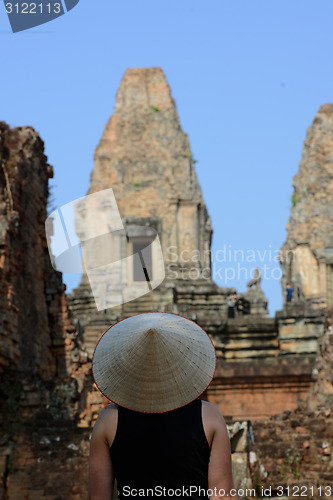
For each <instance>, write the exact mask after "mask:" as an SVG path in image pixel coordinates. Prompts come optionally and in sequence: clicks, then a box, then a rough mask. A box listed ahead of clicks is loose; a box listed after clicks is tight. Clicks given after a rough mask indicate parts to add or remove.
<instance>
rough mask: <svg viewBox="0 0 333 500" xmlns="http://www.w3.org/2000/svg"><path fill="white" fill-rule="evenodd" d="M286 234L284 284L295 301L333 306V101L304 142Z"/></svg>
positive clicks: (316, 121) (319, 112)
mask: <svg viewBox="0 0 333 500" xmlns="http://www.w3.org/2000/svg"><path fill="white" fill-rule="evenodd" d="M293 187H294V193H293V195H292V209H291V215H290V219H289V222H288V225H287V231H288V236H287V239H286V241H285V243H284V245H283V247H282V249H281V255H280V260H281V266H282V270H283V277H282V285H283V288H284V287H285V285H286V283H287V282H289V283H290V284H291V285H292V287H293V289H294V297H293V301H294V304H295V305H296V306H297V304H299V305H303V306H304V305H307V306H311V307H314V308H326V307H329V308H330V307H333V104H325V105H323V106H322V107H321V108H320V109H319V111H318V113H317V115H316V117H315V119H314V121H313V123H312V125H311V126H310V127H309V129H308V132H307V136H306V139H305V142H304V148H303V155H302V160H301V162H300V166H299V170H298V172H297V174H296V175H295V177H294V179H293Z"/></svg>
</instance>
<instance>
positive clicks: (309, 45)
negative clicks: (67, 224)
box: [0, 0, 333, 314]
mask: <svg viewBox="0 0 333 500" xmlns="http://www.w3.org/2000/svg"><path fill="white" fill-rule="evenodd" d="M332 18H333V4H332V1H331V0H320V1H319V2H314V1H313V0H312V1H309V0H302V1H300V0H293V1H292V2H291V1H290V0H288V1H287V0H279V1H276V0H265V1H264V0H242V1H240V0H232V1H231V0H228V1H226V0H208V1H205V2H203V1H202V0H201V1H198V0H177V1H175V0H168V1H164V0H158V1H156V0H155V1H154V2H153V1H151V0H143V1H142V2H138V1H137V0H122V1H121V2H119V1H118V2H115V1H114V0H98V1H92V0H80V2H79V4H78V5H77V6H76V7H75V8H74V9H73V10H72V11H70V12H69V13H67V14H66V15H64V16H62V17H60V18H58V19H56V20H54V21H52V22H50V23H47V24H45V25H43V26H40V27H38V28H34V29H32V30H29V31H26V32H21V33H16V34H12V33H11V31H10V25H9V22H8V19H7V16H6V13H5V9H4V6H3V5H0V43H1V47H2V50H1V56H0V58H1V74H2V78H1V94H0V110H1V112H0V120H3V121H6V122H7V123H9V124H10V125H11V126H22V125H31V126H33V127H34V128H35V129H36V130H38V132H39V133H40V135H41V137H42V139H43V140H44V141H45V148H46V149H45V151H46V154H47V156H48V159H49V163H51V164H52V165H53V166H54V171H55V176H54V180H53V181H52V185H53V186H54V187H53V195H54V201H53V207H54V208H56V207H59V206H61V205H63V204H64V203H68V202H70V201H72V200H74V199H76V198H78V197H81V196H84V194H85V193H86V192H87V189H88V186H89V177H90V173H91V170H92V168H93V154H94V150H95V148H96V146H97V144H98V141H99V139H100V137H101V135H102V132H103V128H104V126H105V124H106V122H107V120H108V118H109V117H110V115H111V114H112V111H113V105H114V99H115V94H116V91H117V88H118V86H119V83H120V80H121V78H122V75H123V73H124V71H125V70H126V68H129V67H149V66H160V67H162V68H163V70H164V72H165V74H166V77H167V79H168V82H169V84H170V86H171V90H172V94H173V97H174V98H175V100H176V104H177V108H178V113H179V116H180V120H181V124H182V127H183V129H184V130H185V131H186V132H187V133H188V135H189V138H190V142H191V146H192V151H193V156H194V158H195V159H197V160H198V163H197V164H196V171H197V175H198V178H199V181H200V183H201V187H202V190H203V195H204V199H205V202H206V205H207V207H208V211H209V213H210V215H211V218H212V224H213V228H214V236H213V246H212V254H213V259H214V260H215V275H216V282H217V283H218V284H220V285H222V286H224V285H227V286H235V287H236V288H237V289H238V290H239V291H240V292H243V291H245V289H246V281H247V280H248V279H249V272H250V269H251V268H253V267H256V266H258V267H261V268H262V267H263V266H264V265H266V279H265V280H263V283H262V287H263V289H264V291H265V293H266V295H267V297H268V298H269V305H270V313H271V314H272V313H274V311H275V310H276V309H279V308H280V307H281V296H282V294H281V287H280V284H279V280H278V279H277V278H278V277H279V272H278V271H279V269H278V268H279V265H278V263H277V262H276V260H275V259H274V258H273V257H274V256H275V255H276V252H277V250H278V249H279V248H280V247H281V245H282V243H283V241H284V240H285V237H286V231H285V225H286V223H287V220H288V217H289V211H290V206H291V201H290V198H291V194H292V178H293V176H294V175H295V173H296V172H297V169H298V164H299V161H300V159H301V152H302V146H303V141H304V138H305V134H306V130H307V127H308V126H310V125H311V123H312V121H313V119H314V116H315V114H316V112H317V111H318V109H319V107H320V106H321V105H322V104H324V103H329V102H333V95H332V93H333V65H332V62H331V59H332V44H333V35H332ZM226 250H229V251H231V257H232V259H231V262H230V261H222V262H217V261H216V256H219V257H220V260H221V257H222V259H223V253H221V252H223V251H226ZM236 251H237V252H236ZM235 252H236V255H237V258H236V259H234V255H235ZM241 252H243V256H244V258H242V257H241V255H242V254H241ZM254 254H255V255H256V257H255V258H256V262H252V260H253V259H252V257H251V262H246V259H247V258H248V256H249V255H251V256H253V255H254ZM225 255H226V257H228V255H227V252H225ZM244 259H245V262H243V260H244ZM242 268H244V270H243V271H242ZM245 268H246V269H245ZM267 268H268V269H267ZM232 269H233V270H234V275H235V276H234V278H233V271H232ZM238 274H239V276H237V275H238ZM229 278H230V279H229ZM64 279H65V282H66V283H67V284H68V288H69V289H70V288H71V287H72V286H73V285H75V284H76V283H77V282H78V277H77V276H70V275H65V277H64Z"/></svg>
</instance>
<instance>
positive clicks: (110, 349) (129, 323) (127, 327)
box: [93, 313, 216, 413]
mask: <svg viewBox="0 0 333 500" xmlns="http://www.w3.org/2000/svg"><path fill="white" fill-rule="evenodd" d="M215 366H216V354H215V349H214V346H213V344H212V342H211V340H210V338H209V337H208V335H207V333H206V332H205V331H204V330H203V329H202V328H201V327H200V326H198V325H197V324H196V323H194V322H193V321H191V320H189V319H186V318H183V317H182V316H178V315H176V314H169V313H147V314H138V315H136V316H132V317H130V318H127V319H124V320H122V321H119V322H118V323H116V324H115V325H113V326H112V327H111V328H110V329H109V330H107V331H106V332H105V333H104V335H103V336H102V337H101V339H100V340H99V342H98V344H97V346H96V348H95V352H94V356H93V376H94V379H95V382H96V385H97V387H98V389H99V390H100V391H101V392H102V394H104V396H106V397H107V398H108V399H110V400H111V401H113V402H115V403H117V404H119V405H120V406H124V407H125V408H128V409H130V410H134V411H139V412H146V413H163V412H166V411H170V410H174V409H176V408H180V407H181V406H184V405H186V404H188V403H190V402H191V401H193V400H194V399H196V398H197V397H198V396H200V394H202V393H203V392H204V390H205V389H206V388H207V387H208V385H209V384H210V382H211V380H212V378H213V375H214V372H215Z"/></svg>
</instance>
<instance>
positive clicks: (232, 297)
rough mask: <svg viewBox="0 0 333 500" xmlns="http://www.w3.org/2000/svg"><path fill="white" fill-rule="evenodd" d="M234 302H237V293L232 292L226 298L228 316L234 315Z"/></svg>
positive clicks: (232, 316)
mask: <svg viewBox="0 0 333 500" xmlns="http://www.w3.org/2000/svg"><path fill="white" fill-rule="evenodd" d="M236 302H237V294H236V293H235V292H233V293H231V294H230V295H229V296H228V298H227V306H228V318H234V317H235V307H236Z"/></svg>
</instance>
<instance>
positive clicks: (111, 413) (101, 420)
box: [93, 403, 118, 446]
mask: <svg viewBox="0 0 333 500" xmlns="http://www.w3.org/2000/svg"><path fill="white" fill-rule="evenodd" d="M117 423H118V406H117V405H116V404H115V403H110V404H109V405H107V406H105V407H104V408H103V409H102V410H101V411H100V413H99V415H98V418H97V420H96V423H95V426H94V430H93V437H94V436H97V435H99V436H101V437H102V438H104V439H105V440H106V441H107V442H108V444H109V446H111V444H112V443H113V440H114V437H115V435H116V430H117Z"/></svg>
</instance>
